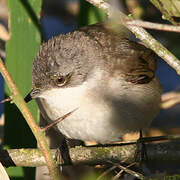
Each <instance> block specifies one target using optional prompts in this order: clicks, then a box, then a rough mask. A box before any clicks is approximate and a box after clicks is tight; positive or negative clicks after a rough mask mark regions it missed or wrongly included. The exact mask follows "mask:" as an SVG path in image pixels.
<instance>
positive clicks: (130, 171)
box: [108, 161, 145, 180]
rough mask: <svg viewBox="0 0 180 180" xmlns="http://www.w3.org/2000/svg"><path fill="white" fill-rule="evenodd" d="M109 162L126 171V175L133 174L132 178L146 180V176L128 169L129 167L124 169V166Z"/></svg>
mask: <svg viewBox="0 0 180 180" xmlns="http://www.w3.org/2000/svg"><path fill="white" fill-rule="evenodd" d="M108 162H109V163H111V164H113V165H116V166H117V167H119V168H121V169H122V170H123V171H125V172H126V173H128V174H131V175H132V176H134V177H137V178H138V179H141V180H143V179H145V176H143V175H142V174H140V173H138V172H135V171H133V170H131V169H128V168H127V167H124V166H122V165H120V164H119V163H113V162H112V161H108Z"/></svg>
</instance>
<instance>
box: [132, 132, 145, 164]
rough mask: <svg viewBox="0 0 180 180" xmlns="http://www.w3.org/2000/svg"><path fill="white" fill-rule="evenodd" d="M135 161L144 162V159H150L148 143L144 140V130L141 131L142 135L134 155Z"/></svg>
mask: <svg viewBox="0 0 180 180" xmlns="http://www.w3.org/2000/svg"><path fill="white" fill-rule="evenodd" d="M134 159H135V162H140V163H142V162H143V161H148V155H147V150H146V145H145V143H144V140H143V135H142V131H140V137H139V139H138V140H137V147H136V152H135V156H134Z"/></svg>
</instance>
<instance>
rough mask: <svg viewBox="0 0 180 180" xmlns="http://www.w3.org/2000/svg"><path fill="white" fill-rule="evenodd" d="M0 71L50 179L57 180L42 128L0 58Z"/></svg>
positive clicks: (54, 166)
mask: <svg viewBox="0 0 180 180" xmlns="http://www.w3.org/2000/svg"><path fill="white" fill-rule="evenodd" d="M0 72H1V74H2V76H3V77H4V79H5V81H6V83H7V85H8V87H9V89H10V91H11V93H12V96H11V98H12V101H13V102H14V103H15V104H16V106H17V107H18V108H19V110H20V111H21V113H22V115H23V116H24V118H25V119H26V122H27V123H28V125H29V127H30V128H31V130H32V132H33V134H34V136H35V137H36V140H37V142H38V145H39V148H40V149H41V151H42V153H43V155H44V158H45V160H46V163H47V166H48V169H49V174H50V177H51V179H53V180H59V179H60V175H59V173H58V171H57V167H56V164H55V162H54V160H53V158H52V155H51V152H50V150H49V147H48V144H47V142H46V137H45V135H44V133H43V132H42V130H41V129H40V128H39V126H38V125H37V124H36V122H35V120H34V118H33V117H32V115H31V113H30V111H29V109H28V107H27V105H26V103H25V102H24V99H23V97H22V96H21V94H20V92H19V90H18V89H17V87H16V85H15V83H14V82H13V79H12V78H11V76H10V74H9V72H8V71H7V69H6V68H5V66H4V64H3V62H2V60H1V59H0Z"/></svg>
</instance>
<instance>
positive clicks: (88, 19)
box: [78, 0, 106, 26]
mask: <svg viewBox="0 0 180 180" xmlns="http://www.w3.org/2000/svg"><path fill="white" fill-rule="evenodd" d="M105 17H106V15H105V13H104V11H102V10H100V9H98V8H96V7H94V6H93V5H91V4H89V3H88V2H86V1H85V0H80V13H79V19H78V20H79V22H78V24H79V26H85V25H90V24H95V23H98V22H102V21H104V20H105Z"/></svg>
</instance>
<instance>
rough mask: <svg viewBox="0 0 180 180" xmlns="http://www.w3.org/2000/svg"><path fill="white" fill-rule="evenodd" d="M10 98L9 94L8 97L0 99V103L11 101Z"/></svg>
mask: <svg viewBox="0 0 180 180" xmlns="http://www.w3.org/2000/svg"><path fill="white" fill-rule="evenodd" d="M11 100H12V99H11V96H10V97H8V98H6V99H3V100H1V101H0V103H5V102H9V101H11Z"/></svg>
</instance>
